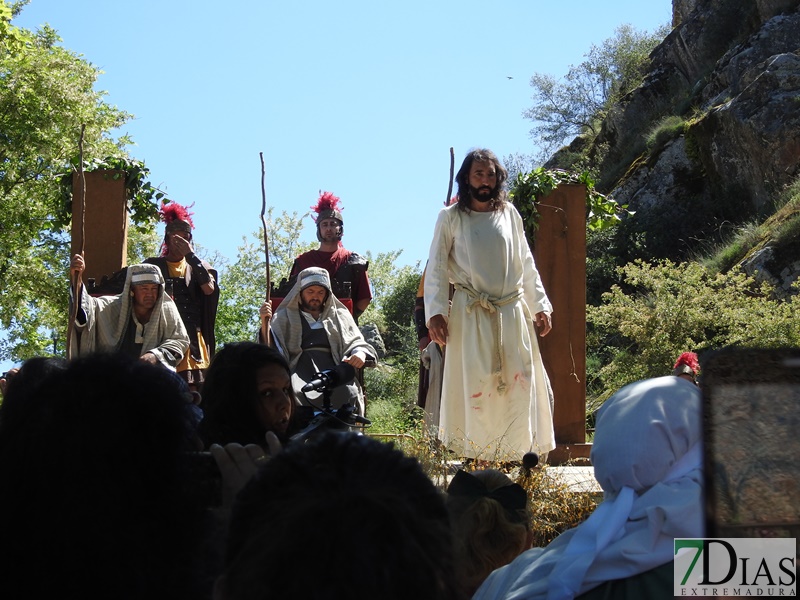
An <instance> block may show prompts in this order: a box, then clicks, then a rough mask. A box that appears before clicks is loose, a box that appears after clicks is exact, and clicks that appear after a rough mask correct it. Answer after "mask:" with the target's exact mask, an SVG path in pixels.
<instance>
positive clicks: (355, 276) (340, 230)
mask: <svg viewBox="0 0 800 600" xmlns="http://www.w3.org/2000/svg"><path fill="white" fill-rule="evenodd" d="M311 210H313V211H314V212H315V213H317V216H316V218H315V219H314V221H315V223H316V225H317V239H318V240H319V249H317V250H310V251H308V252H304V253H303V254H301V255H300V256H298V257H297V258H296V259H295V261H294V264H293V265H292V269H291V271H290V273H289V275H290V277H295V276H297V274H298V273H300V271H302V270H303V269H307V268H308V267H322V268H323V269H325V270H326V271H328V274H329V275H330V276H331V281H336V283H337V285H338V288H337V289H334V292H335V295H336V296H338V297H339V298H351V299H352V300H353V318H354V319H355V321H356V323H358V317H359V316H361V313H363V312H364V311H365V310H367V307H368V306H369V303H370V301H371V300H372V290H371V289H370V287H369V277H367V269H368V268H369V262H367V260H366V259H365V258H364V257H363V256H361V255H359V254H356V253H355V252H352V251H350V250H347V249H346V248H345V247H344V246H343V245H342V236H343V235H344V217H342V207H341V206H340V205H339V197H338V196H334V195H333V194H332V193H331V192H322V193H321V194H320V196H319V200H318V201H317V203H316V204H315V205H314V206H312V207H311ZM347 287H349V291H348V290H347V289H346V288H347Z"/></svg>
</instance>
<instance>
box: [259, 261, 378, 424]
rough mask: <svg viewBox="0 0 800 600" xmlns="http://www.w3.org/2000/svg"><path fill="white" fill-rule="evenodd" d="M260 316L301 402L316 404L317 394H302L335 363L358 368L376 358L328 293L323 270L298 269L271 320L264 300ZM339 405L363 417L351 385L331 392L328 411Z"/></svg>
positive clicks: (361, 405) (341, 306)
mask: <svg viewBox="0 0 800 600" xmlns="http://www.w3.org/2000/svg"><path fill="white" fill-rule="evenodd" d="M260 315H261V319H262V320H264V319H265V320H267V321H269V320H270V318H271V334H272V335H271V338H272V343H273V344H274V345H275V347H277V348H278V349H279V350H280V351H281V352H282V353H283V355H284V356H285V357H286V360H288V361H289V369H290V370H291V372H292V386H293V387H294V391H295V395H296V396H297V398H299V399H300V400H301V402H303V403H304V404H307V405H308V404H310V403H314V404H320V402H319V400H320V395H321V394H320V393H319V392H316V391H309V392H303V390H302V388H303V386H305V385H306V384H307V383H309V382H310V381H312V380H313V379H314V376H315V375H316V374H317V373H320V372H322V371H328V370H331V369H335V368H336V367H337V366H338V365H339V364H341V363H348V364H350V365H351V366H352V367H353V368H355V369H359V368H361V367H364V366H365V365H368V364H370V365H371V364H374V362H375V361H376V360H377V356H378V355H377V352H375V349H374V348H373V347H372V346H371V345H370V344H368V343H367V342H366V341H365V340H364V336H363V335H361V331H359V329H358V325H356V322H355V320H354V319H353V316H352V315H351V314H350V311H349V310H347V308H346V307H345V306H344V304H342V303H341V302H340V301H339V300H338V299H337V298H336V296H334V295H333V292H332V290H331V280H330V276H329V275H328V271H326V270H325V269H322V268H319V267H310V268H308V269H303V270H302V271H300V273H299V274H298V276H297V282H296V283H295V285H294V287H292V289H291V290H290V291H289V293H288V294H287V295H286V297H285V298H284V299H283V301H282V302H281V304H280V306H279V307H278V309H277V310H276V311H275V316H274V317H273V316H272V307H271V304H270V303H269V302H265V303H264V304H263V305H262V306H261V310H260ZM345 403H349V404H351V405H353V406H354V407H355V408H356V409H357V411H358V413H359V414H360V415H363V414H364V394H363V391H362V390H361V388H360V386H359V385H358V383H357V382H355V381H354V382H350V383H348V384H346V385H343V386H338V387H335V388H333V390H332V395H331V407H332V408H339V407H341V406H342V405H343V404H345Z"/></svg>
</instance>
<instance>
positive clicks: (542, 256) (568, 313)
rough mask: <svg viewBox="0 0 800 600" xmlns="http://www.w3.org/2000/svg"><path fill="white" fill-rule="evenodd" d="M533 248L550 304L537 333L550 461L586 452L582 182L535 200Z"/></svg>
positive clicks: (584, 246)
mask: <svg viewBox="0 0 800 600" xmlns="http://www.w3.org/2000/svg"><path fill="white" fill-rule="evenodd" d="M539 214H540V220H539V229H538V231H537V232H536V243H535V248H534V251H533V254H534V258H535V260H536V267H537V268H538V269H539V274H540V275H541V277H542V283H543V284H544V289H545V291H546V292H547V296H548V298H550V302H551V303H552V304H553V329H552V331H551V332H550V334H549V335H547V336H546V337H544V338H539V347H540V349H541V352H542V359H543V361H544V366H545V369H547V374H548V375H549V377H550V384H551V385H552V387H553V395H554V397H555V410H554V414H553V425H554V428H555V434H556V449H555V450H554V451H552V452H551V453H550V455H549V456H548V462H550V463H551V464H558V463H563V462H564V461H566V460H568V459H569V458H573V459H582V458H588V456H589V450H590V449H591V444H587V443H586V187H585V186H583V185H574V184H568V185H561V186H559V187H558V188H556V189H555V190H553V191H552V192H551V193H550V194H549V195H548V196H546V197H544V198H542V199H541V200H540V203H539Z"/></svg>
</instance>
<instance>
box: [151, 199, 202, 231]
mask: <svg viewBox="0 0 800 600" xmlns="http://www.w3.org/2000/svg"><path fill="white" fill-rule="evenodd" d="M192 206H194V203H192V204H190V205H189V206H183V205H182V204H178V203H177V202H171V201H170V200H164V202H163V203H162V204H161V208H160V209H158V214H159V215H160V216H161V220H162V221H164V223H166V224H167V231H173V230H175V229H182V230H184V231H191V230H192V229H194V223H193V222H192V215H193V214H194V213H193V212H189V209H190V208H191V207H192ZM182 223H187V224H188V225H189V228H188V229H186V225H182Z"/></svg>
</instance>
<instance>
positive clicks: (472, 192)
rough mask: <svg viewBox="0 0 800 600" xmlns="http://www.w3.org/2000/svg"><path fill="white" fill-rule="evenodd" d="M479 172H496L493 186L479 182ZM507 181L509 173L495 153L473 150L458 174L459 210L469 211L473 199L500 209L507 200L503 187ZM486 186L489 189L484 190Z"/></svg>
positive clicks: (484, 149)
mask: <svg viewBox="0 0 800 600" xmlns="http://www.w3.org/2000/svg"><path fill="white" fill-rule="evenodd" d="M479 170H482V171H484V172H485V173H489V172H494V175H495V177H494V185H493V186H492V185H489V184H487V183H486V182H485V181H483V182H478V181H477V171H479ZM506 179H508V171H506V169H505V167H503V164H502V163H501V162H500V159H498V158H497V155H496V154H495V153H494V152H492V151H491V150H487V149H486V148H481V149H476V150H471V151H470V152H469V153H468V154H467V156H466V157H465V158H464V162H463V163H461V168H460V169H459V170H458V173H456V183H457V184H458V206H459V208H460V209H461V210H464V211H468V210H469V208H470V203H471V201H472V200H473V199H477V200H482V201H487V202H490V203H491V207H492V209H497V208H499V207H500V206H502V204H503V201H504V200H505V191H504V189H503V187H504V185H505V182H506ZM484 186H488V189H484Z"/></svg>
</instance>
